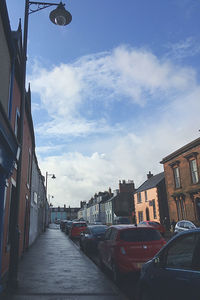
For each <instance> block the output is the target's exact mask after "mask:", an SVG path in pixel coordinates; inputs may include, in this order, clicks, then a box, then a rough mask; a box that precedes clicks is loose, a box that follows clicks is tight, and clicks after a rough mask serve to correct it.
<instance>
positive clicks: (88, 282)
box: [2, 229, 127, 300]
mask: <svg viewBox="0 0 200 300" xmlns="http://www.w3.org/2000/svg"><path fill="white" fill-rule="evenodd" d="M2 299H4V300H38V299H40V300H47V299H49V300H63V299H67V300H78V299H80V300H99V299H101V300H109V299H113V300H126V299H127V298H126V297H125V296H124V295H123V294H122V293H121V292H120V291H119V290H118V288H117V287H116V286H115V285H114V283H112V282H111V281H110V280H109V279H108V278H107V277H106V276H105V275H104V273H102V272H101V270H99V268H98V267H97V266H96V265H95V264H94V263H93V262H92V261H91V260H90V259H89V258H88V257H87V256H85V255H84V254H83V253H82V252H81V251H80V250H79V249H78V248H77V246H76V245H75V244H74V243H73V242H72V241H71V240H70V239H69V238H68V237H67V236H66V235H65V233H63V232H61V231H60V230H56V229H47V230H46V232H45V233H43V234H42V235H41V236H40V237H39V238H38V239H37V241H36V242H35V243H34V245H33V246H31V247H30V249H29V250H28V251H27V252H26V253H25V254H24V256H23V258H22V260H21V261H20V264H19V288H18V290H17V291H15V292H14V293H13V294H8V293H5V294H4V295H2Z"/></svg>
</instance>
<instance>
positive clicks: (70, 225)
mask: <svg viewBox="0 0 200 300" xmlns="http://www.w3.org/2000/svg"><path fill="white" fill-rule="evenodd" d="M72 223H73V221H71V220H69V221H67V223H66V224H65V233H66V234H69V232H70V229H71V227H72Z"/></svg>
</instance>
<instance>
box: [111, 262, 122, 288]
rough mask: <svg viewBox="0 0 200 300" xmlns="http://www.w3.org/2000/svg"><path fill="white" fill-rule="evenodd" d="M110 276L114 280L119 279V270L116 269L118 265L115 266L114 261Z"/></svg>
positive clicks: (117, 280)
mask: <svg viewBox="0 0 200 300" xmlns="http://www.w3.org/2000/svg"><path fill="white" fill-rule="evenodd" d="M112 276H113V280H114V282H116V283H118V282H119V281H120V279H121V274H120V271H119V270H118V267H117V266H116V264H115V263H113V264H112Z"/></svg>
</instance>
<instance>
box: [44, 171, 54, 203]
mask: <svg viewBox="0 0 200 300" xmlns="http://www.w3.org/2000/svg"><path fill="white" fill-rule="evenodd" d="M48 176H51V178H52V179H56V176H55V174H49V173H48V172H46V199H47V182H48Z"/></svg>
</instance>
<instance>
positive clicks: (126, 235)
mask: <svg viewBox="0 0 200 300" xmlns="http://www.w3.org/2000/svg"><path fill="white" fill-rule="evenodd" d="M120 239H121V240H123V241H125V242H148V241H158V240H160V239H161V235H160V233H159V232H158V231H157V230H153V229H152V230H151V229H144V228H138V229H133V230H130V229H129V230H123V231H122V232H120Z"/></svg>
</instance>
